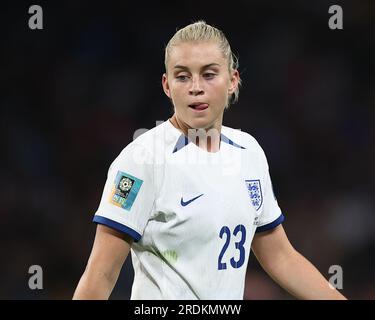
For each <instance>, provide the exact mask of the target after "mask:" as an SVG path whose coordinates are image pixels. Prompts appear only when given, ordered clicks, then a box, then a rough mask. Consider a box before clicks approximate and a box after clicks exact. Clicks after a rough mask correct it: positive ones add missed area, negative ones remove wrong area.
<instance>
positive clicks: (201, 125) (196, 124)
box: [189, 119, 212, 129]
mask: <svg viewBox="0 0 375 320" xmlns="http://www.w3.org/2000/svg"><path fill="white" fill-rule="evenodd" d="M189 126H190V127H192V128H194V129H206V128H209V127H211V126H212V123H211V122H209V121H207V120H205V119H194V120H192V121H190V123H189Z"/></svg>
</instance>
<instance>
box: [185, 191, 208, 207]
mask: <svg viewBox="0 0 375 320" xmlns="http://www.w3.org/2000/svg"><path fill="white" fill-rule="evenodd" d="M201 196H203V193H202V194H200V195H199V196H196V197H195V198H193V199H190V200H188V201H184V199H182V197H181V205H182V206H183V207H185V206H187V205H188V204H189V203H191V202H193V201H194V200H197V199H198V198H199V197H201Z"/></svg>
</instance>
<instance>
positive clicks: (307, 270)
mask: <svg viewBox="0 0 375 320" xmlns="http://www.w3.org/2000/svg"><path fill="white" fill-rule="evenodd" d="M165 68H166V71H165V73H164V74H163V77H162V85H163V89H164V92H165V94H166V95H167V96H168V97H169V98H170V100H171V102H172V104H173V106H174V114H173V116H172V117H171V118H170V119H168V120H167V121H165V122H164V123H162V124H161V125H159V126H157V127H155V128H154V129H152V130H150V131H148V132H146V133H144V134H143V135H141V136H140V137H138V138H137V139H135V140H134V141H133V142H132V143H130V144H129V145H128V146H126V148H125V149H124V150H123V151H122V152H121V153H120V155H119V156H118V157H117V158H116V159H115V161H114V162H113V163H112V165H111V166H110V168H109V171H108V177H107V182H106V184H105V187H104V191H103V196H102V199H101V202H100V205H99V208H98V210H97V212H96V214H95V216H94V221H95V222H96V223H97V224H98V225H97V231H96V236H95V240H94V244H93V248H92V252H91V255H90V258H89V260H88V263H87V266H86V270H85V272H84V274H83V275H82V277H81V280H80V281H79V284H78V286H77V288H76V291H75V293H74V297H73V298H74V299H108V298H109V296H110V294H111V292H112V289H113V287H114V285H115V283H116V281H117V279H118V276H119V273H120V270H121V267H122V265H123V263H124V261H125V259H126V258H127V256H128V254H129V252H130V251H131V257H132V261H133V266H134V271H135V276H134V283H133V287H132V294H131V298H132V299H243V294H244V286H245V275H246V269H247V263H248V259H249V253H250V248H251V249H252V250H253V252H254V254H255V255H256V257H257V259H258V260H259V262H260V264H261V265H262V267H263V268H264V270H265V271H266V272H267V273H268V274H269V275H270V276H271V277H272V278H273V279H274V280H275V281H276V282H277V283H278V284H280V285H281V286H282V287H283V288H284V289H285V290H287V291H289V292H290V293H291V294H292V295H294V296H295V297H297V298H300V299H345V298H344V296H342V295H341V294H340V293H339V292H338V291H337V290H335V289H332V288H331V287H330V286H329V283H328V282H327V281H326V280H325V278H324V277H323V276H322V275H321V274H320V273H319V271H318V270H317V269H316V268H315V267H314V266H313V265H312V264H311V263H310V262H308V261H307V260H306V259H305V258H304V257H303V256H302V255H301V254H299V253H298V252H297V251H296V250H295V249H294V248H293V247H292V245H291V244H290V242H289V241H288V238H287V236H286V234H285V232H284V229H283V227H282V225H281V223H282V222H283V220H284V216H283V214H282V213H281V210H280V208H279V206H278V204H277V201H276V199H275V197H274V195H273V191H272V185H271V179H270V175H269V170H268V164H267V160H266V157H265V154H264V152H263V150H262V148H261V147H260V146H259V144H258V143H257V142H256V140H255V139H254V138H253V137H252V136H250V135H249V134H247V133H244V132H240V131H239V130H234V129H231V128H229V127H225V126H223V125H222V122H223V113H224V109H225V108H227V107H228V106H229V104H230V103H231V102H233V101H235V100H236V99H237V98H238V92H239V85H240V77H239V73H238V71H237V68H238V66H237V61H236V59H235V57H234V55H233V54H232V51H231V48H230V45H229V43H228V41H227V39H226V37H225V35H224V34H223V33H222V31H220V30H218V29H216V28H215V27H212V26H210V25H208V24H206V23H205V22H204V21H199V22H196V23H193V24H190V25H188V26H186V27H185V28H183V29H181V30H179V31H177V32H176V34H175V35H174V36H173V37H172V38H171V40H170V41H169V43H168V45H167V47H166V49H165Z"/></svg>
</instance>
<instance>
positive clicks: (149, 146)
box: [117, 122, 176, 164]
mask: <svg viewBox="0 0 375 320" xmlns="http://www.w3.org/2000/svg"><path fill="white" fill-rule="evenodd" d="M175 140H176V138H175V137H174V136H173V135H172V134H171V132H170V130H169V128H168V124H167V123H166V122H163V123H161V124H160V125H158V126H156V127H154V128H152V129H149V130H146V129H145V131H144V132H143V133H141V134H140V135H139V136H138V137H136V138H135V139H134V140H133V141H132V142H130V143H129V144H128V145H127V146H126V147H125V148H124V149H122V151H121V153H120V154H119V155H118V157H117V161H121V159H124V158H129V157H132V158H133V160H134V161H136V162H137V163H138V164H152V163H154V159H155V158H156V157H159V156H160V154H161V153H163V152H164V151H165V150H166V148H168V147H170V148H172V145H174V143H175Z"/></svg>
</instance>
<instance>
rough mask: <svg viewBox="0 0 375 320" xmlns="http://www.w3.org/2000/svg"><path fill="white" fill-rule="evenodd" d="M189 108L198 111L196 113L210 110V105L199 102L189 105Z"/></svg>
mask: <svg viewBox="0 0 375 320" xmlns="http://www.w3.org/2000/svg"><path fill="white" fill-rule="evenodd" d="M189 108H192V109H193V110H196V111H203V110H206V109H207V108H208V103H203V102H198V103H193V104H189Z"/></svg>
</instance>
